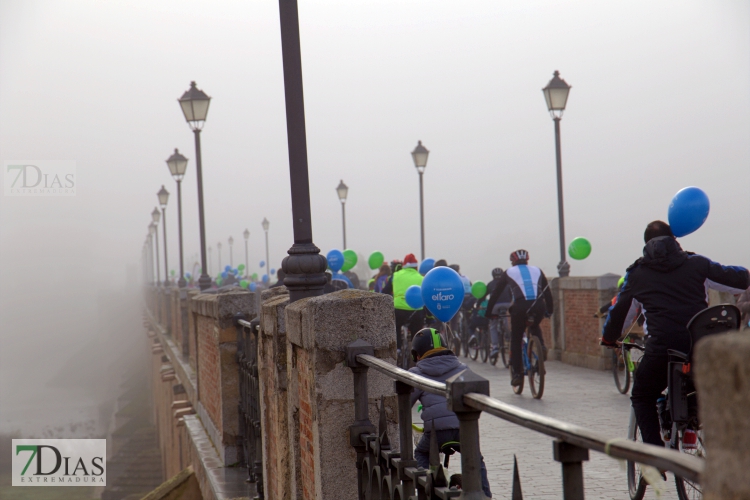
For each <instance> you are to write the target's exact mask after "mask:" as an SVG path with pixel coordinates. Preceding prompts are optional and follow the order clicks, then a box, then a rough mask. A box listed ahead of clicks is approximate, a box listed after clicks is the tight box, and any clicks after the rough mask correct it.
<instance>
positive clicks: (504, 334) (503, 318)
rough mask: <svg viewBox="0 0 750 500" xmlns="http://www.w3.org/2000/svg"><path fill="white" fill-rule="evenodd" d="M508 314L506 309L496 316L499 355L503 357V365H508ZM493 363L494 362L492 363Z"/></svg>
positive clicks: (506, 366) (507, 366)
mask: <svg viewBox="0 0 750 500" xmlns="http://www.w3.org/2000/svg"><path fill="white" fill-rule="evenodd" d="M508 318H510V315H509V314H508V313H507V310H505V311H504V313H503V314H500V316H499V317H498V318H497V336H498V337H499V340H500V356H502V358H503V366H504V367H505V368H509V367H510V326H509V325H508ZM492 364H493V365H494V364H495V363H492Z"/></svg>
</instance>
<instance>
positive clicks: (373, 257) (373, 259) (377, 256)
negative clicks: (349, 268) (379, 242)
mask: <svg viewBox="0 0 750 500" xmlns="http://www.w3.org/2000/svg"><path fill="white" fill-rule="evenodd" d="M383 261H385V257H383V253H382V252H372V253H371V254H370V258H369V259H368V260H367V264H368V265H369V266H370V269H377V268H379V267H380V266H382V265H383Z"/></svg>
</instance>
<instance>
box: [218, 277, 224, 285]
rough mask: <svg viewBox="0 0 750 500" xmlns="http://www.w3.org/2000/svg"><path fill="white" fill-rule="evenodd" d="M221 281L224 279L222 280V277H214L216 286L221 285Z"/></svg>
mask: <svg viewBox="0 0 750 500" xmlns="http://www.w3.org/2000/svg"><path fill="white" fill-rule="evenodd" d="M223 281H224V280H223V279H221V278H216V284H217V285H218V286H221V283H222V282H223Z"/></svg>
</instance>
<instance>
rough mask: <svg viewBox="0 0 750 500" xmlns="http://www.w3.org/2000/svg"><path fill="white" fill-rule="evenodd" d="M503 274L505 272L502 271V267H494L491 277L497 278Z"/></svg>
mask: <svg viewBox="0 0 750 500" xmlns="http://www.w3.org/2000/svg"><path fill="white" fill-rule="evenodd" d="M504 272H505V271H503V268H502V267H496V268H495V269H493V270H492V277H493V278H499V277H500V276H502V275H503V273H504Z"/></svg>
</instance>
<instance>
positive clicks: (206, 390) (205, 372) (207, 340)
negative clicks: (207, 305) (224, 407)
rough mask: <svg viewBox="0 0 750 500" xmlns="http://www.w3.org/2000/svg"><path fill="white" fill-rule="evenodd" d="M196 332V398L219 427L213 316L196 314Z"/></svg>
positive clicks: (218, 372) (218, 378)
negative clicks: (197, 375)
mask: <svg viewBox="0 0 750 500" xmlns="http://www.w3.org/2000/svg"><path fill="white" fill-rule="evenodd" d="M196 328H197V332H198V374H199V377H198V399H199V400H200V402H201V403H202V404H203V407H204V408H205V409H206V411H207V412H208V415H209V417H210V418H211V420H212V421H213V423H214V425H215V426H216V427H217V428H219V429H220V428H221V361H220V356H219V339H218V333H217V331H216V328H215V327H214V321H213V318H210V317H206V316H202V315H196Z"/></svg>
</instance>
